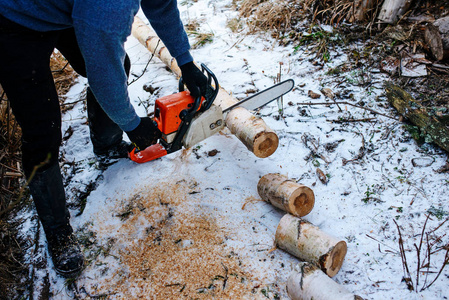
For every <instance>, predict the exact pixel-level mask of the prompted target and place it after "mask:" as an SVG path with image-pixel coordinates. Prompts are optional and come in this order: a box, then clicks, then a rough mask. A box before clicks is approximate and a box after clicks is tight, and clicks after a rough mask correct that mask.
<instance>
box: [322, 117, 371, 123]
mask: <svg viewBox="0 0 449 300" xmlns="http://www.w3.org/2000/svg"><path fill="white" fill-rule="evenodd" d="M373 120H376V118H365V119H341V120H326V121H327V122H331V123H339V124H342V123H352V122H354V123H358V122H371V121H373Z"/></svg>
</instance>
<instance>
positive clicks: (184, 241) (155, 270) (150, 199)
mask: <svg viewBox="0 0 449 300" xmlns="http://www.w3.org/2000/svg"><path fill="white" fill-rule="evenodd" d="M198 189H199V187H198V186H197V184H196V183H195V182H186V181H180V182H177V183H173V184H159V187H158V188H157V189H154V190H152V191H151V192H149V193H148V194H146V195H136V196H134V197H133V198H132V199H131V201H130V202H128V204H126V205H125V206H124V207H123V210H122V211H121V213H120V215H119V216H121V217H122V218H124V222H125V223H124V225H123V226H122V227H121V228H120V230H119V233H118V234H119V236H122V238H121V239H122V240H121V241H117V244H121V245H122V247H121V248H120V245H116V246H117V248H118V249H121V250H119V253H118V254H119V255H118V257H120V265H121V270H120V271H117V272H116V273H115V274H114V276H113V277H114V280H112V281H111V284H112V283H113V286H109V287H106V286H103V291H104V288H105V289H106V290H109V291H115V292H114V294H115V297H117V298H122V297H123V298H127V299H130V297H131V298H149V297H150V298H151V299H153V298H154V299H179V298H189V299H206V298H208V299H209V298H217V299H256V298H259V297H264V296H262V295H261V294H260V292H259V291H258V290H257V288H258V287H259V286H260V282H259V280H258V279H256V278H254V277H252V276H251V275H250V274H248V273H246V272H245V270H244V268H245V264H244V262H243V261H242V260H241V258H240V257H239V255H238V254H237V253H235V252H234V251H232V249H230V248H227V246H226V244H225V241H226V236H227V232H226V230H225V229H223V228H220V227H219V226H218V225H217V222H216V219H215V218H216V216H215V215H211V214H210V213H209V214H205V213H204V211H203V212H202V210H201V209H198V206H197V205H198V203H195V199H194V198H195V197H194V194H195V193H196V192H197V191H198ZM217 215H218V212H217ZM136 236H139V238H136ZM106 284H107V283H106ZM117 292H119V293H120V295H123V296H120V295H118V294H117ZM256 293H258V294H256ZM125 295H126V296H125Z"/></svg>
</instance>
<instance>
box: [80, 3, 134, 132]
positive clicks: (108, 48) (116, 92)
mask: <svg viewBox="0 0 449 300" xmlns="http://www.w3.org/2000/svg"><path fill="white" fill-rule="evenodd" d="M79 2H80V3H81V4H80V5H79V6H80V7H77V6H74V15H73V20H74V28H75V33H76V37H77V41H78V45H79V47H80V49H81V52H82V54H83V57H84V60H85V64H86V72H87V78H88V81H89V86H90V88H91V89H92V92H93V93H94V95H95V98H96V99H97V101H98V103H99V104H100V105H101V107H102V108H103V110H104V111H105V112H106V114H108V116H109V117H110V118H111V119H112V120H113V121H114V122H115V123H116V124H117V125H118V126H120V128H121V129H122V130H124V131H131V130H133V129H135V128H136V127H137V125H139V123H140V118H139V116H137V114H136V111H135V109H134V107H133V106H132V104H131V103H130V101H129V96H128V86H127V81H128V79H127V76H126V71H125V68H124V59H125V55H126V53H125V49H124V43H125V41H126V38H127V36H128V35H129V34H130V32H131V24H132V21H133V17H134V14H135V12H137V10H138V3H137V5H134V6H133V7H130V6H124V5H123V7H117V6H115V7H108V6H107V5H108V3H107V1H104V0H103V1H101V0H100V1H79ZM83 2H84V3H85V2H91V3H90V4H89V3H86V4H84V3H83ZM102 2H103V3H102ZM126 2H127V1H123V2H122V3H126ZM128 3H129V2H128ZM86 6H90V7H86ZM109 8H110V9H109Z"/></svg>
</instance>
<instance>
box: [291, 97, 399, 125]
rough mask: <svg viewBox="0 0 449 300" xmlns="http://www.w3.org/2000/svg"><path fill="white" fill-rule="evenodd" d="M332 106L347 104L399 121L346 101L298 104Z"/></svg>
mask: <svg viewBox="0 0 449 300" xmlns="http://www.w3.org/2000/svg"><path fill="white" fill-rule="evenodd" d="M332 104H346V105H350V106H354V107H357V108H361V109H364V110H368V111H370V112H372V113H374V114H377V115H380V116H384V117H387V118H390V119H393V120H396V121H397V120H398V119H396V118H395V117H391V116H389V115H386V114H383V113H381V112H378V111H376V110H374V109H371V108H368V107H363V106H360V105H357V104H353V103H350V102H346V101H341V102H334V103H330V102H319V103H313V102H304V103H297V105H332Z"/></svg>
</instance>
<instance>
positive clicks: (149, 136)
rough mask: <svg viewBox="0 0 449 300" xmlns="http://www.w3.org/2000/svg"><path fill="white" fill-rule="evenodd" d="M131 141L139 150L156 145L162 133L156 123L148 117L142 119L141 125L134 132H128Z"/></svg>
mask: <svg viewBox="0 0 449 300" xmlns="http://www.w3.org/2000/svg"><path fill="white" fill-rule="evenodd" d="M126 134H127V135H128V137H129V139H130V140H131V142H132V143H133V145H134V146H135V147H136V148H137V150H144V149H145V148H147V147H149V146H151V145H153V144H156V143H157V140H158V139H159V138H160V137H161V132H160V131H159V129H158V128H157V124H156V122H155V121H154V120H153V119H151V118H148V117H144V118H140V124H139V126H137V127H136V128H135V129H134V130H132V131H126Z"/></svg>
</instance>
